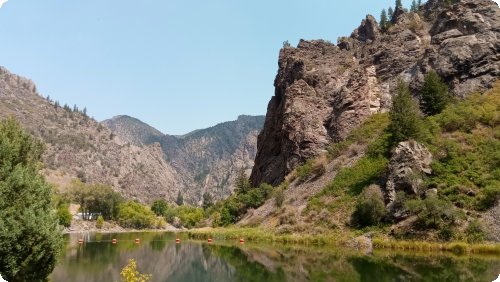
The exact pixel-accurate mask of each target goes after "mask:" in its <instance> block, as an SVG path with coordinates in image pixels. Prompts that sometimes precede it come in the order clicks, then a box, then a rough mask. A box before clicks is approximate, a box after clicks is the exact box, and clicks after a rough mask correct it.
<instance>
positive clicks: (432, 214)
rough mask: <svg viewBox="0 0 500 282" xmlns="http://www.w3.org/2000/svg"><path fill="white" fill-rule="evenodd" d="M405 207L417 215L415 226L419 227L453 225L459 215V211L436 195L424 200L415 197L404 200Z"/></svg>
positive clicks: (432, 227)
mask: <svg viewBox="0 0 500 282" xmlns="http://www.w3.org/2000/svg"><path fill="white" fill-rule="evenodd" d="M406 208H407V209H408V210H409V211H410V212H411V213H413V214H415V215H417V222H416V225H417V227H419V228H421V229H441V228H444V227H447V226H448V227H449V226H451V225H454V224H455V223H456V221H457V220H458V219H459V218H460V217H461V214H460V212H459V211H458V210H457V209H456V208H455V207H454V206H453V204H452V203H451V202H449V201H447V200H444V199H439V198H438V196H433V197H428V198H426V199H424V200H421V199H415V200H409V201H407V202H406Z"/></svg>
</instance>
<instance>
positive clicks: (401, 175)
mask: <svg viewBox="0 0 500 282" xmlns="http://www.w3.org/2000/svg"><path fill="white" fill-rule="evenodd" d="M431 163H432V154H431V153H430V152H429V150H428V149H427V148H426V147H425V146H424V145H422V144H420V143H418V142H416V141H405V142H401V143H399V144H398V145H397V146H396V148H395V149H394V152H393V153H392V156H391V160H390V162H389V169H388V174H387V183H386V189H385V190H386V191H385V192H386V193H385V194H386V202H387V203H388V205H387V206H388V207H389V209H390V206H391V205H392V203H393V202H394V201H395V200H396V193H397V191H404V192H406V193H407V194H410V195H419V194H421V193H422V192H424V191H422V184H423V180H422V178H423V176H424V175H425V174H431V173H432V169H431Z"/></svg>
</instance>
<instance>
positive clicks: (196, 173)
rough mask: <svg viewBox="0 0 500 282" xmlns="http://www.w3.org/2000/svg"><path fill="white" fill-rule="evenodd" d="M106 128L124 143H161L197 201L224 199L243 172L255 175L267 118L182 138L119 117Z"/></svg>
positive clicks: (183, 186) (243, 119) (107, 122)
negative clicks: (259, 137) (209, 197)
mask: <svg viewBox="0 0 500 282" xmlns="http://www.w3.org/2000/svg"><path fill="white" fill-rule="evenodd" d="M102 124H104V125H106V126H107V127H109V128H110V129H111V130H112V131H113V133H115V134H116V135H117V136H119V137H120V138H122V139H125V140H129V141H130V142H132V143H134V144H138V145H151V144H153V143H155V142H158V143H159V144H160V145H161V148H162V150H163V153H164V158H165V160H166V161H167V162H168V163H169V165H171V167H172V168H173V169H174V170H175V171H176V172H177V176H178V178H177V180H178V181H177V183H178V184H179V185H180V187H181V188H180V189H181V190H182V191H183V193H185V194H188V195H189V198H190V199H192V200H193V201H195V202H196V201H200V200H201V199H202V196H203V194H204V193H205V192H208V193H210V194H212V196H214V198H215V199H222V198H225V197H227V196H229V195H230V194H231V193H232V191H233V189H234V187H233V186H234V185H233V183H234V180H235V178H236V176H237V175H238V172H239V171H240V170H242V169H243V170H245V171H247V173H249V172H250V171H251V168H252V166H253V160H254V158H255V154H256V151H257V135H258V134H259V132H260V130H261V129H262V126H263V124H264V117H263V116H245V115H242V116H239V117H238V119H237V120H235V121H229V122H224V123H221V124H218V125H216V126H213V127H210V128H206V129H199V130H195V131H193V132H190V133H188V134H185V135H182V136H173V135H163V134H161V133H159V131H158V130H156V129H154V128H153V127H151V126H149V125H147V124H145V123H143V122H142V121H140V120H138V119H135V118H131V117H127V116H118V117H114V118H112V119H109V120H105V121H103V122H102Z"/></svg>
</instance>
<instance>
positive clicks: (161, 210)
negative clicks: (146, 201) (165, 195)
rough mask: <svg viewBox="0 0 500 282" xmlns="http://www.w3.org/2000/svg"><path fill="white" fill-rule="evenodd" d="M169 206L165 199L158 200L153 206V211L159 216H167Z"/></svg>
mask: <svg viewBox="0 0 500 282" xmlns="http://www.w3.org/2000/svg"><path fill="white" fill-rule="evenodd" d="M168 208H169V206H168V203H167V201H166V200H165V199H158V200H155V201H154V202H153V204H152V205H151V210H152V211H153V212H154V213H155V214H156V215H158V216H165V214H166V213H167V210H168Z"/></svg>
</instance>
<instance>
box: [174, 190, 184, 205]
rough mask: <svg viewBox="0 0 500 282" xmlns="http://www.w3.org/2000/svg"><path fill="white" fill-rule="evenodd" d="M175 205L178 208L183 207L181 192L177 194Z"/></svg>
mask: <svg viewBox="0 0 500 282" xmlns="http://www.w3.org/2000/svg"><path fill="white" fill-rule="evenodd" d="M175 203H176V204H177V205H178V206H182V205H184V197H183V196H182V193H181V191H179V193H177V199H176V200H175Z"/></svg>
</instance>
